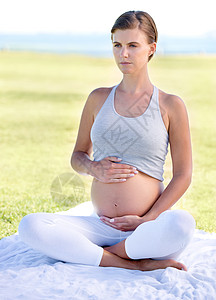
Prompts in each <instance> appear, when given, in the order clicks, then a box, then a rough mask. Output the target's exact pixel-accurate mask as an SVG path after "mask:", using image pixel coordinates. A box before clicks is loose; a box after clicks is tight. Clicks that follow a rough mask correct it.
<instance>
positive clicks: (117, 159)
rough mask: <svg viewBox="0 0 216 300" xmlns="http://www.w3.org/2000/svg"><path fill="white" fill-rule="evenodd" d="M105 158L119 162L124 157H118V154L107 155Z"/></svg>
mask: <svg viewBox="0 0 216 300" xmlns="http://www.w3.org/2000/svg"><path fill="white" fill-rule="evenodd" d="M105 159H107V160H111V161H117V162H118V161H121V160H122V158H120V157H116V156H107V157H105Z"/></svg>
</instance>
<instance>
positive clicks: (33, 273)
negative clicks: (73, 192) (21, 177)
mask: <svg viewBox="0 0 216 300" xmlns="http://www.w3.org/2000/svg"><path fill="white" fill-rule="evenodd" d="M92 212H93V208H92V205H91V202H85V203H83V204H81V205H79V206H77V207H75V208H72V209H70V210H68V211H66V212H61V214H68V215H90V214H91V213H92ZM86 251H87V249H86ZM178 260H179V261H181V262H182V263H184V264H185V265H186V266H187V268H188V271H187V272H185V271H180V270H177V269H175V268H167V269H163V270H154V271H148V272H142V271H138V270H137V271H136V270H128V269H121V268H114V267H106V268H105V267H93V266H86V265H79V264H71V263H63V262H59V261H57V260H54V259H51V258H49V257H47V256H45V255H43V254H41V253H39V252H37V251H35V250H32V249H30V248H29V247H28V246H27V245H25V244H24V243H23V242H21V241H20V238H19V235H18V234H15V235H12V236H9V237H5V238H3V239H2V240H0V299H1V300H15V299H26V300H34V299H41V300H45V299H52V300H55V299H61V300H66V299H73V300H78V299H82V300H83V299H91V300H96V299H104V300H109V299H112V300H113V299H122V300H126V299H135V300H139V299H147V300H151V299H154V300H156V299H158V300H161V299H165V300H169V299H175V300H176V299H196V300H215V299H216V233H207V232H204V231H202V230H197V229H196V231H195V235H194V238H193V240H192V242H191V243H190V245H189V246H188V247H187V248H186V249H185V251H184V252H183V253H182V254H181V256H180V257H179V259H178Z"/></svg>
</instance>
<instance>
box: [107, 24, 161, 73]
mask: <svg viewBox="0 0 216 300" xmlns="http://www.w3.org/2000/svg"><path fill="white" fill-rule="evenodd" d="M155 49H156V43H152V44H148V41H147V37H146V35H145V33H144V32H143V31H141V30H140V29H138V28H134V29H125V30H120V29H117V30H116V31H115V32H114V33H113V54H114V57H115V61H116V63H117V65H118V67H119V69H120V70H121V72H122V73H123V74H133V73H137V72H139V71H141V70H143V68H146V67H147V63H148V58H149V55H151V54H153V53H154V52H155Z"/></svg>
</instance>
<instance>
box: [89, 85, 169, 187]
mask: <svg viewBox="0 0 216 300" xmlns="http://www.w3.org/2000/svg"><path fill="white" fill-rule="evenodd" d="M117 86H118V85H116V86H114V87H113V89H112V90H111V92H110V94H109V96H108V97H107V99H106V101H105V102H104V104H103V106H102V107H101V109H100V111H99V112H98V114H97V116H96V118H95V121H94V123H93V125H92V128H91V132H90V137H91V141H92V145H93V159H94V161H99V160H101V159H103V158H105V157H107V156H116V157H119V158H122V160H121V161H120V162H116V163H121V164H129V165H132V166H134V167H136V168H137V169H138V170H139V171H141V172H143V173H145V174H147V175H149V176H152V177H154V178H156V179H158V180H160V181H163V180H164V179H163V173H164V170H163V166H164V162H165V158H166V155H167V152H168V143H169V135H168V132H167V130H166V127H165V125H164V122H163V119H162V116H161V112H160V108H159V100H158V88H157V87H156V86H154V91H153V94H152V97H151V99H150V102H149V105H148V107H147V109H146V110H145V112H144V113H143V114H142V115H139V116H138V117H124V116H121V115H119V114H118V113H117V112H116V110H115V106H114V97H115V90H116V88H117ZM136 102H137V103H136V108H137V110H139V111H143V109H142V105H143V104H141V103H140V105H139V102H138V100H137V101H136ZM140 102H141V101H140ZM133 105H134V103H133V104H132V105H131V107H129V108H128V110H127V111H128V112H130V109H133V108H132V106H133ZM133 111H134V110H133Z"/></svg>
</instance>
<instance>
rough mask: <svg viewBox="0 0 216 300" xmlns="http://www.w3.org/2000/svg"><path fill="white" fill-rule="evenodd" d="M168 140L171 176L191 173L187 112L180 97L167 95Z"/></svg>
mask: <svg viewBox="0 0 216 300" xmlns="http://www.w3.org/2000/svg"><path fill="white" fill-rule="evenodd" d="M168 104H169V111H168V115H169V141H170V151H171V157H172V165H173V176H174V175H180V174H184V175H185V176H188V177H189V178H191V175H192V149H191V138H190V128H189V120H188V114H187V110H186V107H185V104H184V102H183V101H182V100H181V98H179V97H177V96H174V95H169V101H168Z"/></svg>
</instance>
